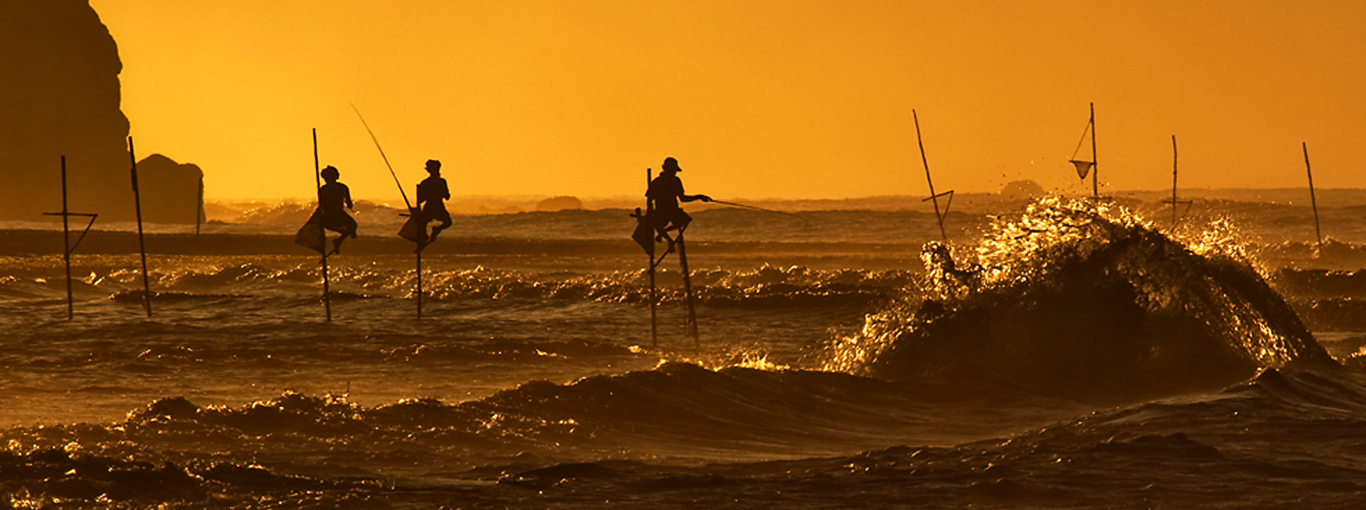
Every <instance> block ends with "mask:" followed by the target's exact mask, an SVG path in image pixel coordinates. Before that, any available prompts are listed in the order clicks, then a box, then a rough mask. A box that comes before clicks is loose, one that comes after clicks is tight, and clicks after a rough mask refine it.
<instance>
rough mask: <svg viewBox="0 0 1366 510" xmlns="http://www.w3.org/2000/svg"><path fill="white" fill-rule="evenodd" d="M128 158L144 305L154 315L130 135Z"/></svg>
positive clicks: (135, 167)
mask: <svg viewBox="0 0 1366 510" xmlns="http://www.w3.org/2000/svg"><path fill="white" fill-rule="evenodd" d="M128 159H129V160H131V161H132V163H133V168H132V170H131V173H132V176H133V207H134V208H135V209H136V210H137V219H138V251H139V252H141V253H142V307H143V308H146V309H147V317H151V316H152V284H151V283H150V282H149V281H148V278H147V243H146V242H145V241H144V239H143V234H142V193H141V192H139V191H138V157H137V154H136V153H135V152H134V151H133V137H131V136H130V137H128Z"/></svg>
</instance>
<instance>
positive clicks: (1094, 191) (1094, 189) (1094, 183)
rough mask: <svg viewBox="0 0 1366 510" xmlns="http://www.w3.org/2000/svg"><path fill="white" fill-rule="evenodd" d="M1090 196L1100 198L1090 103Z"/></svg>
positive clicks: (1094, 108)
mask: <svg viewBox="0 0 1366 510" xmlns="http://www.w3.org/2000/svg"><path fill="white" fill-rule="evenodd" d="M1091 196H1092V197H1095V198H1097V199H1099V198H1100V159H1099V158H1097V157H1096V103H1091Z"/></svg>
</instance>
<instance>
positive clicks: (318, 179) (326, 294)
mask: <svg viewBox="0 0 1366 510" xmlns="http://www.w3.org/2000/svg"><path fill="white" fill-rule="evenodd" d="M313 182H314V184H316V185H317V186H318V209H317V210H318V214H319V215H321V214H322V206H323V181H322V169H321V168H320V165H319V164H318V128H313ZM318 236H319V237H321V238H322V239H321V240H320V241H319V242H318V245H319V246H322V247H323V250H322V251H323V260H322V266H323V310H324V311H325V312H326V313H327V321H328V322H331V321H332V295H331V294H332V292H331V290H330V289H328V282H327V254H328V251H327V229H321V228H320V229H318Z"/></svg>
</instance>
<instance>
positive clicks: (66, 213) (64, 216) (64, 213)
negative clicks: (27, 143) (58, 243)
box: [43, 156, 97, 320]
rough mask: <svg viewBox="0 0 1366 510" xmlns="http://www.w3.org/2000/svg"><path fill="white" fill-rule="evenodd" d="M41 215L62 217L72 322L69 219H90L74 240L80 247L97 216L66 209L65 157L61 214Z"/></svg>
mask: <svg viewBox="0 0 1366 510" xmlns="http://www.w3.org/2000/svg"><path fill="white" fill-rule="evenodd" d="M43 215H44V216H61V217H62V260H63V261H64V262H66V320H73V319H75V318H76V304H75V298H74V296H73V295H72V292H71V252H72V251H74V250H75V249H76V247H75V246H72V245H71V217H72V216H87V217H89V218H90V223H89V224H87V225H86V226H85V230H84V231H82V232H81V237H79V238H77V239H76V244H77V245H80V244H81V239H85V234H86V232H89V231H90V226H91V225H94V224H95V217H96V216H97V215H95V214H87V213H74V212H71V210H70V209H69V208H67V201H66V156H62V212H55V213H43Z"/></svg>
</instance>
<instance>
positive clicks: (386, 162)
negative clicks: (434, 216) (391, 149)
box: [351, 104, 413, 211]
mask: <svg viewBox="0 0 1366 510" xmlns="http://www.w3.org/2000/svg"><path fill="white" fill-rule="evenodd" d="M351 109H352V110H355V111H356V117H359V118H360V125H362V126H365V132H367V133H370V139H371V140H374V142H375V148H376V149H379V157H380V158H382V159H384V166H386V167H389V175H392V176H393V177H394V184H396V185H398V193H399V194H400V195H403V205H406V206H408V210H409V211H411V210H413V203H412V202H409V201H408V193H407V192H405V191H403V183H402V182H400V181H399V180H398V173H396V172H394V165H391V164H389V156H385V155H384V147H380V146H379V138H378V137H376V136H375V131H374V130H372V129H370V124H368V123H366V122H365V116H364V115H361V114H360V108H356V105H354V104H352V105H351Z"/></svg>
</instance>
